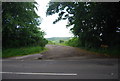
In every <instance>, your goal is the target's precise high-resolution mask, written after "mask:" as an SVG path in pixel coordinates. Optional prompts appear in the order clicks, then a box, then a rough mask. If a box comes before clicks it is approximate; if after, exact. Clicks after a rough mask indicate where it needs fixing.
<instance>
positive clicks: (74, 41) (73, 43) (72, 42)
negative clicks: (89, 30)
mask: <svg viewBox="0 0 120 81" xmlns="http://www.w3.org/2000/svg"><path fill="white" fill-rule="evenodd" d="M78 42H79V38H77V37H73V38H72V39H70V40H68V41H67V42H66V44H67V45H68V46H73V47H79V46H80V45H79V43H78Z"/></svg>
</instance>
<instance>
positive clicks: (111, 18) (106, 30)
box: [47, 2, 120, 47]
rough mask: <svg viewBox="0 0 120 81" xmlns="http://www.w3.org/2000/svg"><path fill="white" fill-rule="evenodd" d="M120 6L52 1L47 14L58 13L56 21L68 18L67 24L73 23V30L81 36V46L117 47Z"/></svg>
mask: <svg viewBox="0 0 120 81" xmlns="http://www.w3.org/2000/svg"><path fill="white" fill-rule="evenodd" d="M119 8H120V4H119V3H100V2H99V3H95V2H94V3H88V2H84V3H80V2H71V3H70V2H64V3H62V2H58V3H54V2H51V3H49V8H48V9H47V15H52V14H55V13H58V15H59V17H58V18H57V19H56V20H55V21H54V23H56V22H58V21H59V20H64V19H67V20H68V24H67V26H71V25H73V27H72V28H71V31H72V32H73V34H74V35H75V36H77V37H79V40H80V42H79V43H80V45H81V46H84V47H100V45H101V44H107V45H109V47H115V46H119V44H120V39H119V36H120V24H119V23H120V16H119V14H120V12H119ZM113 38H114V39H113Z"/></svg>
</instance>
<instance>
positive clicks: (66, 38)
mask: <svg viewBox="0 0 120 81" xmlns="http://www.w3.org/2000/svg"><path fill="white" fill-rule="evenodd" d="M71 38H72V37H51V38H46V39H47V40H49V41H53V42H55V43H59V41H60V40H63V41H68V40H69V39H71Z"/></svg>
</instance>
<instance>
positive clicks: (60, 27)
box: [36, 0, 73, 38]
mask: <svg viewBox="0 0 120 81" xmlns="http://www.w3.org/2000/svg"><path fill="white" fill-rule="evenodd" d="M36 1H37V3H38V4H39V6H38V11H37V14H38V15H39V16H40V17H41V18H42V23H41V24H40V28H41V29H42V30H43V31H45V33H46V35H45V38H50V37H71V36H73V34H72V33H71V32H70V31H69V28H66V24H67V21H66V20H62V21H59V22H57V23H56V24H53V21H54V20H55V19H56V18H57V17H58V15H57V14H55V15H52V16H47V17H46V9H47V7H46V5H47V4H48V2H49V0H36Z"/></svg>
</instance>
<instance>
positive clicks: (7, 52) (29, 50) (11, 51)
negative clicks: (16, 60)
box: [2, 46, 47, 58]
mask: <svg viewBox="0 0 120 81" xmlns="http://www.w3.org/2000/svg"><path fill="white" fill-rule="evenodd" d="M46 50H47V48H44V47H40V46H31V47H21V48H8V49H4V50H3V51H2V58H6V57H13V56H24V55H29V54H35V53H41V52H44V51H46Z"/></svg>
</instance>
